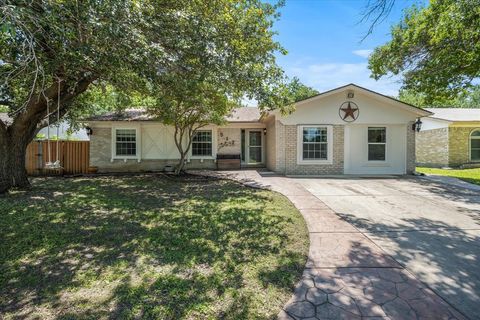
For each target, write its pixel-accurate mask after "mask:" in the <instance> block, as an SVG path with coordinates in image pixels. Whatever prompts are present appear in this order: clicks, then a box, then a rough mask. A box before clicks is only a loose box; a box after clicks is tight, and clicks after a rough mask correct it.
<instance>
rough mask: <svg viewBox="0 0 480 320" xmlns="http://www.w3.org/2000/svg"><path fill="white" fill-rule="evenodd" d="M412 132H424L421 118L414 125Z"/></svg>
mask: <svg viewBox="0 0 480 320" xmlns="http://www.w3.org/2000/svg"><path fill="white" fill-rule="evenodd" d="M412 130H414V131H417V132H420V130H422V120H420V118H418V119H417V121H415V123H414V124H412Z"/></svg>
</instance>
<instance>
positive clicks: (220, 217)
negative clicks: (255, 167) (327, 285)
mask: <svg viewBox="0 0 480 320" xmlns="http://www.w3.org/2000/svg"><path fill="white" fill-rule="evenodd" d="M307 251H308V233H307V229H306V225H305V223H304V221H303V219H302V217H301V215H300V213H299V212H298V211H297V210H296V209H295V208H294V207H293V205H292V204H291V203H290V202H289V201H288V200H287V199H286V198H285V197H283V196H281V195H280V194H277V193H274V192H270V191H265V190H258V189H252V188H248V187H244V186H241V185H239V184H237V183H234V182H231V181H225V180H201V179H197V180H195V181H192V179H168V178H166V177H163V176H155V175H142V176H133V177H97V178H77V179H62V178H48V179H42V178H40V179H35V180H34V181H33V189H32V190H30V191H15V192H11V193H10V194H8V195H6V196H2V197H0V310H1V316H2V317H3V318H4V319H10V318H15V319H16V318H27V319H33V318H35V319H107V318H114V319H134V318H135V319H137V318H142V319H214V318H223V319H269V318H275V316H276V314H277V313H278V312H279V310H280V308H281V307H282V306H283V304H284V303H285V302H286V301H287V300H288V299H289V297H290V295H291V294H292V289H293V286H294V284H295V283H296V282H297V281H298V279H299V278H300V276H301V273H302V270H303V267H304V263H305V261H306V255H307Z"/></svg>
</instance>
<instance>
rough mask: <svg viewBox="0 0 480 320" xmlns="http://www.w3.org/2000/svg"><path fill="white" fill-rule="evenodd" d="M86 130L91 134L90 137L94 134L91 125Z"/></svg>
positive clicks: (88, 134)
mask: <svg viewBox="0 0 480 320" xmlns="http://www.w3.org/2000/svg"><path fill="white" fill-rule="evenodd" d="M85 131H86V132H87V136H89V137H90V136H91V135H92V134H93V130H92V128H90V127H86V128H85Z"/></svg>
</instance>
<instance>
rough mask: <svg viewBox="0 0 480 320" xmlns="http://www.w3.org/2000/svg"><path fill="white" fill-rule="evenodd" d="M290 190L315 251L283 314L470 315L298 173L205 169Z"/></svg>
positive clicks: (287, 316)
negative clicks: (281, 174) (333, 207)
mask: <svg viewBox="0 0 480 320" xmlns="http://www.w3.org/2000/svg"><path fill="white" fill-rule="evenodd" d="M203 174H209V175H215V176H219V177H223V178H229V179H234V180H237V181H240V182H242V183H244V184H246V185H249V186H252V187H258V188H268V189H271V190H274V191H277V192H280V193H282V194H284V195H285V196H286V197H288V198H289V199H290V201H292V203H293V204H294V205H295V206H296V207H297V208H298V209H299V211H300V212H301V213H302V215H303V217H304V219H305V221H306V223H307V225H308V229H309V233H310V252H309V256H308V261H307V264H306V266H305V270H304V273H303V277H302V280H301V281H300V282H299V283H298V284H297V286H296V288H295V291H294V294H293V296H292V298H291V299H290V301H289V302H288V303H287V304H286V305H285V307H284V309H283V310H282V311H281V312H280V314H279V319H282V320H283V319H466V318H465V317H463V316H462V315H461V314H459V313H458V312H457V311H456V310H455V309H453V308H452V307H451V306H450V305H449V304H448V303H446V302H445V301H444V300H443V299H441V298H440V297H439V296H438V295H436V294H435V293H434V292H433V291H431V290H430V289H428V288H427V287H425V286H424V285H423V284H422V283H421V282H420V281H419V280H417V279H416V278H415V277H414V276H413V275H412V274H410V273H409V272H408V271H407V270H405V269H404V268H403V267H402V266H401V265H400V264H399V263H398V262H397V261H395V260H394V259H393V258H392V257H391V256H389V255H388V254H387V253H386V252H384V251H383V250H382V249H381V248H380V247H378V246H377V245H376V244H375V243H374V242H372V241H371V240H370V239H369V238H368V237H367V236H366V235H365V234H364V233H362V232H361V231H359V230H358V229H357V228H355V227H354V226H353V225H351V224H350V223H348V222H346V221H345V220H343V219H342V218H341V217H339V216H338V215H337V214H336V213H335V212H334V211H333V210H331V209H330V208H329V207H328V206H327V205H325V203H324V202H322V201H321V200H319V199H318V198H317V197H315V196H314V195H313V194H312V193H310V192H309V191H307V190H306V189H305V188H304V187H303V186H302V185H301V184H299V183H296V182H295V180H294V179H289V178H286V177H274V176H269V177H262V176H260V175H259V174H258V172H257V171H254V170H245V171H234V172H232V171H230V172H203Z"/></svg>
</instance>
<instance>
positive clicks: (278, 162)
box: [275, 120, 286, 174]
mask: <svg viewBox="0 0 480 320" xmlns="http://www.w3.org/2000/svg"><path fill="white" fill-rule="evenodd" d="M285 127H286V126H284V125H283V124H282V123H281V122H280V121H278V120H277V121H275V135H276V138H275V141H276V143H277V148H276V150H275V167H276V172H278V173H281V174H285V157H286V152H285V149H286V146H285Z"/></svg>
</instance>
